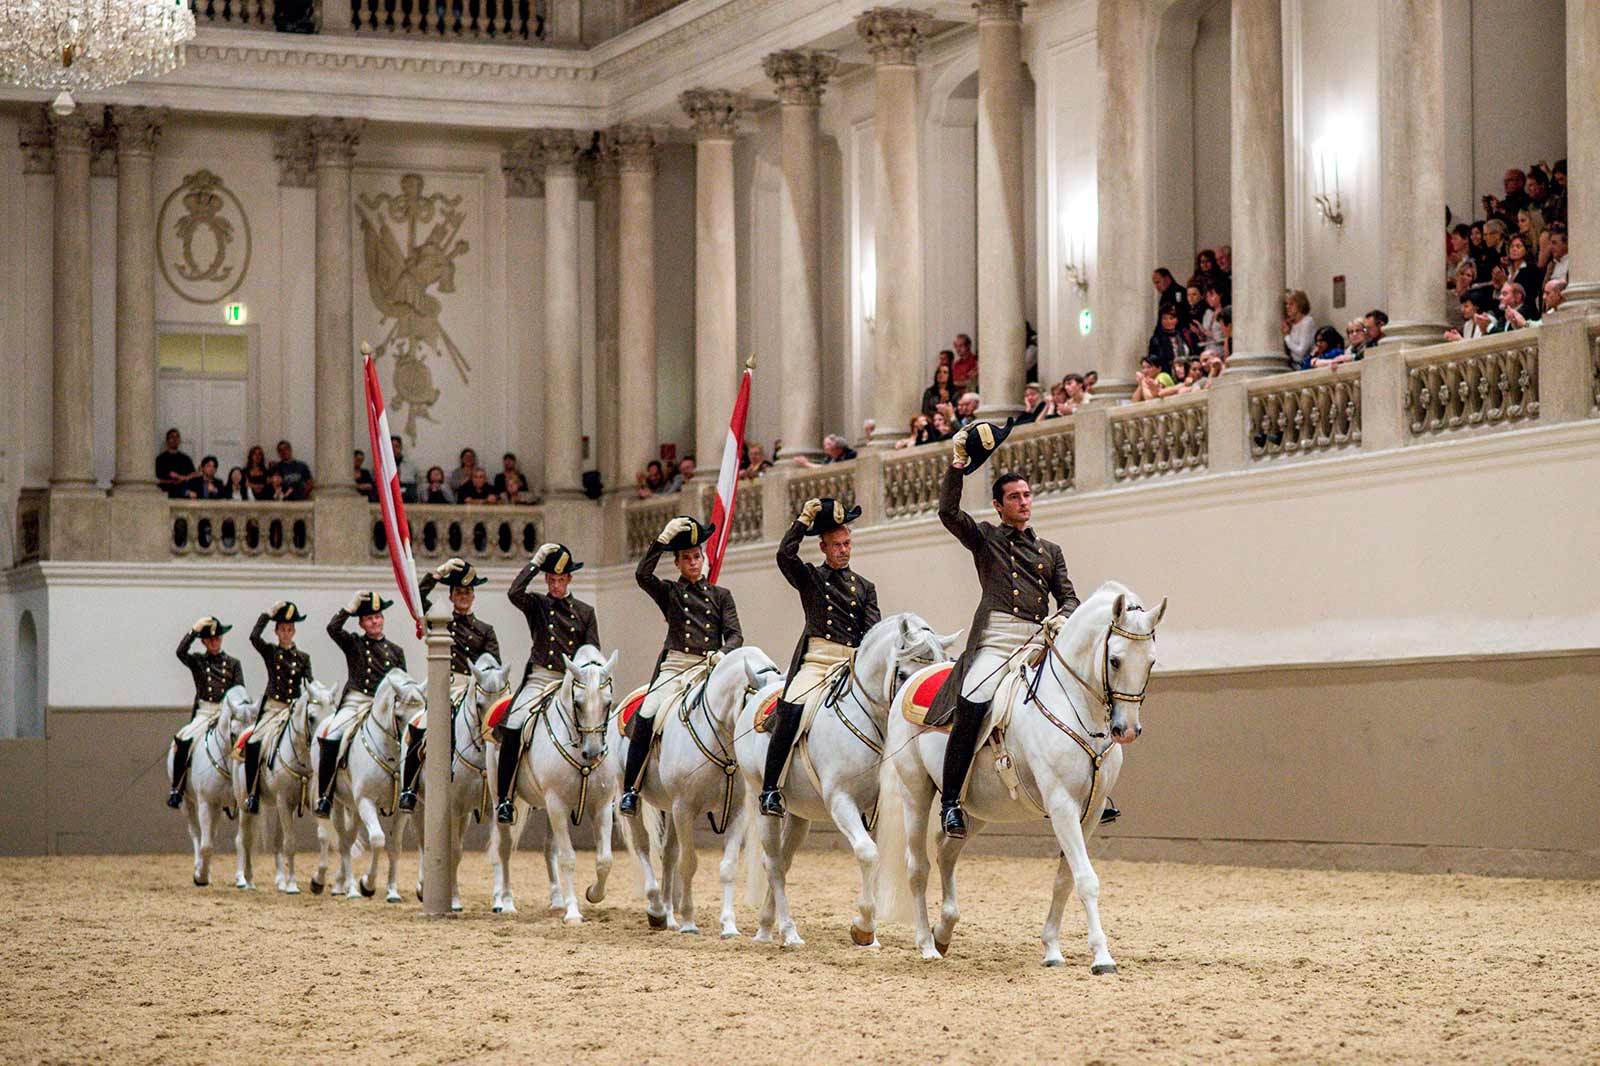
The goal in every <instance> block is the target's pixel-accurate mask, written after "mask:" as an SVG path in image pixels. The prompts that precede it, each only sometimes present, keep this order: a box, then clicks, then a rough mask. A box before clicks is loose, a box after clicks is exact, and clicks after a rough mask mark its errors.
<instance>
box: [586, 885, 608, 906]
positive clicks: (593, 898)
mask: <svg viewBox="0 0 1600 1066" xmlns="http://www.w3.org/2000/svg"><path fill="white" fill-rule="evenodd" d="M597 889H598V891H596V890H597ZM583 898H584V899H586V900H588V901H589V902H590V903H600V902H602V901H603V900H604V899H605V898H606V891H605V889H603V888H600V886H599V885H590V886H589V887H588V888H586V889H584V890H583Z"/></svg>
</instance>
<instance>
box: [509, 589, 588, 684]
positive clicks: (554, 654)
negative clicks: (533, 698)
mask: <svg viewBox="0 0 1600 1066" xmlns="http://www.w3.org/2000/svg"><path fill="white" fill-rule="evenodd" d="M537 573H539V571H538V570H535V569H534V568H533V565H532V564H531V563H530V564H529V565H527V566H524V567H523V568H522V573H520V574H518V575H517V579H516V580H515V581H513V582H512V583H511V591H510V592H508V593H507V594H506V595H507V596H508V597H509V598H510V600H511V604H512V606H513V607H515V608H516V609H517V610H519V611H521V612H522V616H523V617H524V618H526V619H527V620H528V635H529V636H531V637H532V638H533V648H532V649H531V650H530V651H529V652H528V665H527V666H525V667H523V670H522V678H523V680H524V681H526V680H527V678H528V675H529V674H531V673H532V672H533V671H534V670H536V669H544V670H557V671H559V670H562V669H564V664H563V662H562V656H567V657H569V658H570V657H571V656H573V655H576V654H578V649H579V648H581V647H583V646H584V645H585V644H593V645H594V646H595V647H596V648H598V647H600V623H599V621H598V620H597V619H596V617H595V613H594V608H593V607H591V606H590V605H589V604H587V603H584V602H583V601H582V600H580V599H576V598H574V597H572V596H552V595H550V594H549V593H548V592H532V591H530V590H529V589H528V585H529V583H530V582H532V581H533V575H534V574H537Z"/></svg>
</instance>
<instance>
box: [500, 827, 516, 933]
mask: <svg viewBox="0 0 1600 1066" xmlns="http://www.w3.org/2000/svg"><path fill="white" fill-rule="evenodd" d="M514 842H515V841H514V839H513V835H512V832H511V827H510V826H509V825H501V824H500V823H499V822H495V823H494V850H495V855H496V856H497V857H498V859H499V861H498V862H497V863H496V864H495V869H494V912H495V913H496V914H515V913H517V904H516V902H515V900H514V899H513V897H512V894H511V845H512V844H513V843H514Z"/></svg>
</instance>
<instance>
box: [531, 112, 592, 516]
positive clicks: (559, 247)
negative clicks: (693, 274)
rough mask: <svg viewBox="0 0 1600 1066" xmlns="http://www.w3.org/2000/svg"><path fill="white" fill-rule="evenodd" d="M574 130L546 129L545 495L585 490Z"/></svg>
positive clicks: (541, 145)
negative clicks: (581, 419)
mask: <svg viewBox="0 0 1600 1066" xmlns="http://www.w3.org/2000/svg"><path fill="white" fill-rule="evenodd" d="M580 147H581V146H580V145H579V143H578V137H577V134H576V133H575V132H574V131H572V130H544V131H543V132H541V133H540V135H539V140H538V149H537V151H538V160H539V164H540V166H541V167H542V168H543V170H544V250H543V256H544V380H543V381H542V382H541V386H542V388H541V392H542V394H543V397H544V464H545V465H544V484H545V496H547V497H550V496H556V497H560V496H567V497H572V496H576V495H579V494H580V492H581V491H582V488H583V429H582V425H581V423H580V417H581V414H582V410H583V408H582V404H583V388H582V380H583V379H582V372H581V370H580V364H581V361H582V357H583V351H582V347H581V344H582V337H581V334H580V330H581V319H580V317H579V311H580V306H579V303H578V151H579V149H580Z"/></svg>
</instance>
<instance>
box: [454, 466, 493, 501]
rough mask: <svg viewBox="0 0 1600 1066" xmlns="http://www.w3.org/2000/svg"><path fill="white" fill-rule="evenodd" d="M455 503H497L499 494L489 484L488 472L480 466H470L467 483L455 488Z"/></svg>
mask: <svg viewBox="0 0 1600 1066" xmlns="http://www.w3.org/2000/svg"><path fill="white" fill-rule="evenodd" d="M456 502H457V503H499V502H500V496H499V494H498V493H496V492H495V491H494V486H493V485H491V484H489V472H488V471H487V470H485V469H484V468H483V467H481V466H475V467H473V468H472V473H471V474H469V475H467V483H466V484H465V485H462V486H461V487H460V488H459V489H457V490H456Z"/></svg>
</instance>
